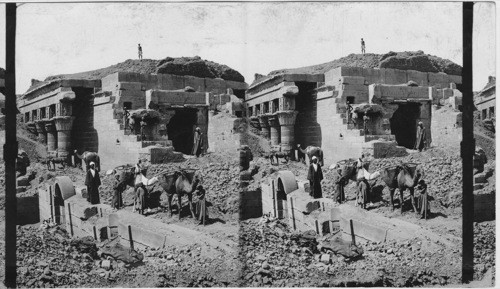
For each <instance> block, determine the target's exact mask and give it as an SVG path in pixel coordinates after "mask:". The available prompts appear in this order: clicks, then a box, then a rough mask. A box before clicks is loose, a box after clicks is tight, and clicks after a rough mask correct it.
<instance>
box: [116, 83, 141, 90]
mask: <svg viewBox="0 0 500 289" xmlns="http://www.w3.org/2000/svg"><path fill="white" fill-rule="evenodd" d="M116 89H117V90H142V83H140V82H119V83H117V84H116Z"/></svg>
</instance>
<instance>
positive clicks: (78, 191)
mask: <svg viewBox="0 0 500 289" xmlns="http://www.w3.org/2000/svg"><path fill="white" fill-rule="evenodd" d="M83 165H85V164H83ZM75 193H76V194H77V195H78V196H80V197H81V198H83V199H87V197H88V193H87V187H84V186H79V187H75Z"/></svg>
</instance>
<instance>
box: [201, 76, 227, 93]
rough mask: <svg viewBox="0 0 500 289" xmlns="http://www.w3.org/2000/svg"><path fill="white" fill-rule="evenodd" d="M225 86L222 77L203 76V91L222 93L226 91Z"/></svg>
mask: <svg viewBox="0 0 500 289" xmlns="http://www.w3.org/2000/svg"><path fill="white" fill-rule="evenodd" d="M226 89H227V86H226V83H225V81H224V80H223V79H220V78H205V91H206V92H213V93H218V94H223V93H225V92H226Z"/></svg>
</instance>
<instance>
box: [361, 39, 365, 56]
mask: <svg viewBox="0 0 500 289" xmlns="http://www.w3.org/2000/svg"><path fill="white" fill-rule="evenodd" d="M361 53H362V54H365V41H364V40H363V38H361Z"/></svg>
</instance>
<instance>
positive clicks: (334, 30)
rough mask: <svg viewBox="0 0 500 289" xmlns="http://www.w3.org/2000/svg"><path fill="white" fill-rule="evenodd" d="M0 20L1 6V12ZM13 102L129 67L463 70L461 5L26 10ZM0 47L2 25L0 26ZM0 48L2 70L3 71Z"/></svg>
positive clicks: (491, 53)
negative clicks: (444, 64) (417, 66)
mask: <svg viewBox="0 0 500 289" xmlns="http://www.w3.org/2000/svg"><path fill="white" fill-rule="evenodd" d="M0 15H5V5H0ZM17 23H18V26H17V32H18V33H17V57H16V70H17V93H23V92H25V91H26V90H27V89H28V87H29V85H30V82H31V79H32V78H36V79H40V80H43V79H45V77H47V76H49V75H54V74H62V73H75V72H82V71H87V70H93V69H98V68H103V67H106V66H109V65H112V64H116V63H118V62H122V61H125V60H126V59H135V58H137V44H138V43H141V45H142V47H143V51H144V58H151V59H162V58H165V57H167V56H171V57H179V56H194V55H199V56H200V57H202V58H203V59H207V60H212V61H215V62H219V63H223V64H226V65H228V66H230V67H232V68H234V69H236V70H238V71H239V72H240V73H241V74H243V76H244V77H245V81H246V82H247V83H251V82H252V80H253V78H254V74H255V73H261V74H267V73H269V72H270V71H271V70H276V69H281V68H295V67H301V66H307V65H313V64H319V63H323V62H327V61H331V60H334V59H337V58H340V57H343V56H346V55H348V54H350V53H360V38H364V39H365V41H366V50H367V53H386V52H388V51H416V50H423V51H424V52H425V53H429V54H432V55H436V56H440V57H443V58H448V59H450V60H452V61H454V62H456V63H458V64H460V65H462V4H461V2H438V3H432V2H425V3H415V2H414V3H412V2H408V3H397V2H388V3H380V2H379V3H369V2H368V3H366V2H365V3H362V2H357V3H346V2H337V3H335V2H326V3H325V2H321V3H319V2H318V3H311V2H309V3H244V2H239V3H238V2H232V3H231V2H230V3H78V4H75V3H71V4H69V3H64V4H54V3H52V4H24V5H22V6H21V7H19V8H18V20H17ZM474 24H475V27H474V33H475V34H474V37H475V38H474V41H475V42H474V47H473V49H474V90H480V89H481V88H482V87H483V86H484V85H485V84H486V81H487V77H488V75H492V74H495V48H496V41H495V34H496V31H495V25H494V24H495V6H494V4H493V3H479V4H476V5H475V23H474ZM0 39H2V40H3V41H4V39H5V19H4V17H0ZM4 50H5V45H3V44H2V45H0V67H5V51H4Z"/></svg>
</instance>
